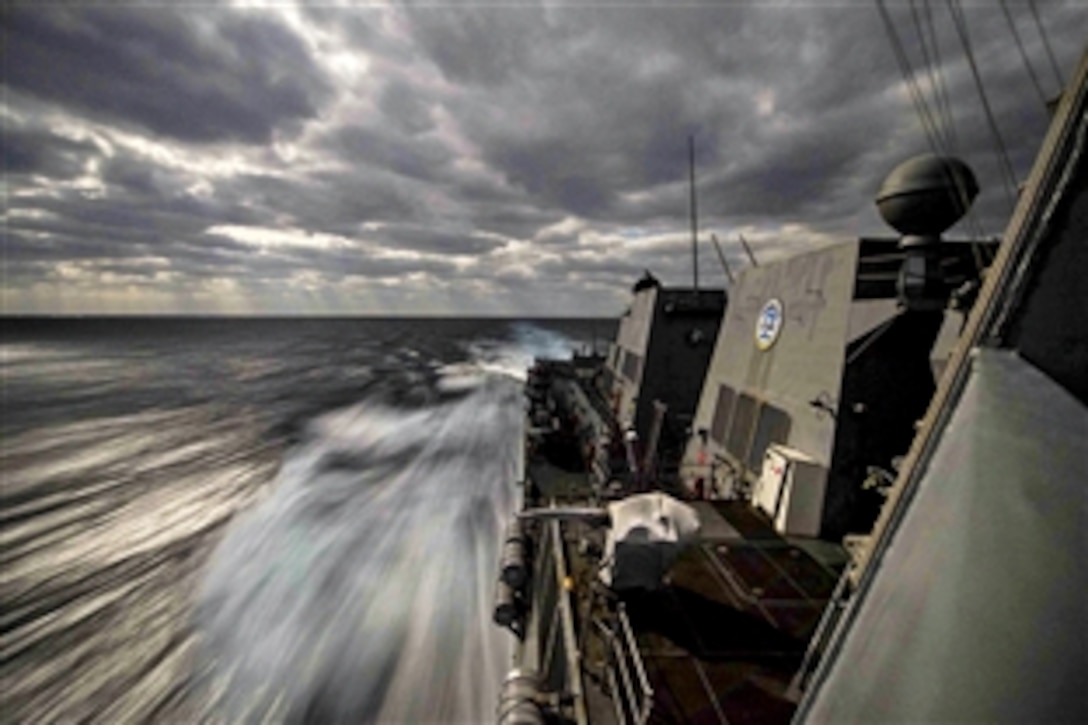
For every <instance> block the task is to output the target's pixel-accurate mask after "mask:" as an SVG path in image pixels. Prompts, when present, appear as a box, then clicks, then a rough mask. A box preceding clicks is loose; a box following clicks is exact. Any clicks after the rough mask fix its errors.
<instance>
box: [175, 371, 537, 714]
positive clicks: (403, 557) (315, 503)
mask: <svg viewBox="0 0 1088 725" xmlns="http://www.w3.org/2000/svg"><path fill="white" fill-rule="evenodd" d="M521 436H522V403H521V387H520V385H519V384H518V382H517V381H516V380H514V379H512V378H510V377H508V376H503V375H493V374H489V375H486V376H483V377H482V378H480V379H479V381H478V384H476V385H474V386H472V387H470V388H466V389H464V390H463V391H462V394H460V395H459V396H458V397H456V398H454V399H448V398H447V399H445V401H444V402H440V403H437V404H434V405H431V406H428V407H422V408H416V409H412V410H405V409H398V408H395V407H391V406H389V405H388V404H383V403H381V402H376V401H370V402H363V403H360V404H358V405H355V406H352V407H349V408H345V409H341V410H338V411H334V412H332V413H329V414H326V415H324V416H321V417H320V418H317V419H316V420H314V421H313V422H312V424H311V425H310V427H309V430H308V431H307V434H306V436H305V438H304V440H303V441H302V442H301V443H300V444H299V446H298V447H297V448H296V449H295V450H294V452H293V453H291V454H290V455H289V456H288V457H287V458H286V460H285V461H284V463H283V466H282V468H281V470H280V472H279V474H278V479H277V481H276V483H275V485H274V486H273V487H272V490H271V493H270V494H269V496H268V497H267V498H266V499H264V500H263V501H262V502H260V503H259V504H258V505H256V506H254V507H253V508H252V509H251V510H250V511H248V512H247V513H246V514H244V515H243V516H241V517H239V519H237V520H236V522H235V523H234V524H233V525H232V526H231V528H230V530H229V531H228V532H227V535H226V537H225V538H224V540H223V541H222V543H221V544H220V546H219V548H218V550H217V551H216V553H215V555H214V556H213V558H212V560H211V562H210V565H209V568H208V571H207V575H206V578H205V580H204V583H203V587H202V591H201V594H200V598H199V602H198V606H197V610H196V624H197V629H198V630H199V632H200V633H201V639H202V643H201V651H202V653H203V655H202V658H201V660H202V667H201V669H202V676H201V678H202V681H203V683H204V686H205V687H206V688H207V689H208V691H209V692H211V693H214V695H215V697H216V699H217V708H218V709H219V710H220V711H221V712H222V714H223V715H225V716H226V717H228V718H229V719H232V720H237V719H245V720H249V719H253V720H257V719H261V720H264V719H273V720H287V721H302V720H306V721H320V722H330V721H349V720H350V721H369V720H374V721H384V722H424V721H443V722H453V721H461V722H483V721H486V720H490V719H491V718H492V717H493V713H494V703H495V702H496V696H497V687H498V684H499V683H500V682H501V681H502V676H503V674H504V672H505V670H506V669H507V667H508V666H509V654H510V652H509V641H508V638H506V637H504V635H503V634H502V633H501V632H500V630H499V629H498V628H496V627H495V626H494V625H492V624H491V621H490V608H491V597H492V591H493V581H494V571H495V569H494V567H495V562H496V560H497V546H498V541H499V538H500V527H501V525H502V523H503V521H505V519H506V518H507V517H508V516H509V515H510V513H511V512H512V511H513V510H514V508H515V505H516V503H517V501H516V496H517V484H516V479H517V478H518V476H519V475H520V460H519V456H520V452H521V445H522V444H521Z"/></svg>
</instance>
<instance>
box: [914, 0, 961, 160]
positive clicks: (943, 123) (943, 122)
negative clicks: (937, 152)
mask: <svg viewBox="0 0 1088 725" xmlns="http://www.w3.org/2000/svg"><path fill="white" fill-rule="evenodd" d="M910 15H911V19H912V21H913V23H914V34H915V36H917V38H918V45H919V47H920V48H921V49H922V64H923V66H924V67H925V71H926V76H927V77H928V80H929V86H930V93H931V94H932V96H933V105H934V107H935V108H936V109H937V110H936V116H937V120H938V122H939V123H938V125H939V127H940V129H941V135H942V137H943V139H944V143H945V146H946V147H948V148H951V145H952V144H951V139H950V138H949V135H948V121H947V118H946V117H945V115H944V108H943V107H942V106H941V95H940V90H939V88H938V86H937V78H936V76H935V75H934V72H933V61H932V60H930V55H929V45H928V43H927V42H926V37H925V35H924V33H923V32H922V23H921V19H920V18H919V16H918V8H917V7H916V6H915V4H914V0H910Z"/></svg>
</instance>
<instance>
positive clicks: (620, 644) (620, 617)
mask: <svg viewBox="0 0 1088 725" xmlns="http://www.w3.org/2000/svg"><path fill="white" fill-rule="evenodd" d="M594 624H595V625H596V626H597V628H598V629H599V630H600V633H601V637H602V638H603V640H604V642H605V644H606V645H607V646H608V650H609V652H608V667H607V669H606V673H607V674H606V676H607V678H608V687H609V689H610V691H611V693H612V702H613V704H614V705H615V708H616V722H617V723H620V724H621V725H625V724H626V723H637V724H638V725H645V723H646V722H647V721H648V720H649V719H650V711H651V710H652V709H653V698H654V691H653V688H652V687H650V680H649V678H648V677H647V676H646V667H645V665H644V664H643V662H642V655H641V654H639V651H638V643H637V642H636V641H635V636H634V633H633V632H632V631H631V621H630V620H629V619H628V617H627V610H626V608H625V607H624V605H623V604H622V603H620V605H619V607H618V608H617V610H616V613H615V615H614V617H613V618H612V621H611V622H606V621H604V620H602V619H596V620H595V621H594Z"/></svg>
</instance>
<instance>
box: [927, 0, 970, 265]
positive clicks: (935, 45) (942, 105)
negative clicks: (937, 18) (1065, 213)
mask: <svg viewBox="0 0 1088 725" xmlns="http://www.w3.org/2000/svg"><path fill="white" fill-rule="evenodd" d="M913 2H914V0H911V3H912V4H911V10H912V11H913V9H914V6H913ZM922 9H923V10H924V16H923V17H924V19H925V29H926V32H927V34H928V36H929V47H930V49H931V50H932V53H933V62H934V65H935V66H936V68H935V69H934V70H935V73H934V75H935V76H936V80H935V81H934V83H935V87H936V91H937V108H938V111H939V112H940V114H941V116H942V121H941V122H942V123H944V124H945V137H946V139H947V141H948V147H949V149H950V151H951V153H952V155H953V156H958V155H959V134H957V133H956V117H955V114H954V113H953V112H952V101H951V94H950V93H949V92H948V83H947V81H946V80H945V77H944V63H943V62H942V61H941V46H940V36H939V35H938V34H937V26H936V24H935V23H934V22H933V6H932V5H931V4H930V2H929V0H922ZM915 22H916V23H917V19H916V20H915ZM954 180H955V182H956V187H957V190H958V191H959V195H960V203H961V204H962V205H963V206H964V207H965V208H966V209H967V216H966V219H965V220H964V221H965V222H966V224H967V227H968V229H969V232H968V233H969V234H970V235H971V236H972V237H973V238H975V239H982V236H983V234H982V224H981V223H980V222H979V220H978V214H977V213H976V211H975V206H974V204H971V203H969V200H968V199H967V189H966V187H964V185H963V183H964V180H963V179H961V178H960V177H959V176H955V177H954ZM977 266H978V264H977V259H976V267H977ZM979 269H980V270H981V267H979Z"/></svg>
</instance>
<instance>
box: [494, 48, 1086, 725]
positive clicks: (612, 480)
mask: <svg viewBox="0 0 1088 725" xmlns="http://www.w3.org/2000/svg"><path fill="white" fill-rule="evenodd" d="M1086 142H1088V55H1086V56H1085V58H1084V59H1082V62H1081V65H1080V69H1079V70H1078V73H1077V76H1076V80H1075V82H1074V83H1073V85H1072V86H1071V87H1070V89H1069V90H1068V91H1067V92H1066V94H1065V96H1064V98H1063V100H1062V102H1061V105H1060V107H1059V109H1058V111H1057V114H1056V116H1055V119H1054V121H1053V124H1052V128H1051V131H1050V134H1049V136H1048V138H1047V140H1046V142H1045V144H1044V147H1043V150H1042V152H1041V153H1040V155H1039V157H1038V159H1037V161H1036V164H1035V167H1034V170H1033V172H1032V175H1031V178H1030V179H1029V181H1028V184H1027V186H1026V187H1025V190H1024V193H1023V195H1022V196H1021V198H1020V201H1019V204H1018V207H1017V210H1016V213H1015V215H1014V218H1013V221H1012V223H1011V224H1010V226H1009V230H1008V232H1007V234H1006V237H1005V239H1004V241H1003V242H1002V244H1001V246H1000V248H999V249H998V250H995V249H994V248H993V246H992V245H987V244H986V243H981V242H977V241H976V242H965V243H957V242H947V241H942V240H941V238H940V235H941V233H942V232H943V231H944V230H945V229H946V228H948V227H949V226H951V224H952V223H954V222H955V220H956V219H958V218H959V217H960V216H961V215H962V214H963V213H964V212H965V211H966V209H967V207H968V206H969V204H970V201H971V198H972V197H973V195H974V193H975V191H976V190H977V187H975V186H974V179H973V177H972V176H971V175H970V171H969V170H968V169H966V167H965V166H963V165H962V164H961V163H960V162H958V161H955V160H954V159H949V158H947V157H941V156H932V155H927V156H923V157H918V158H915V159H911V160H909V161H908V162H906V163H904V164H903V165H902V166H900V167H899V168H897V169H896V170H895V171H893V173H892V174H890V175H889V177H888V180H887V181H886V182H885V185H884V186H883V187H882V189H881V190H880V192H879V194H878V203H879V206H880V210H881V213H882V214H883V216H884V217H885V219H886V220H887V221H888V222H889V223H890V224H891V225H892V226H893V227H895V228H896V229H897V231H899V232H900V234H901V235H902V236H901V237H900V238H898V239H891V240H877V239H861V240H853V241H849V242H844V243H841V244H837V245H833V246H830V247H828V248H826V249H822V250H816V251H812V252H806V253H804V254H800V255H796V256H794V257H791V258H789V259H785V260H780V261H777V262H773V263H765V264H764V265H761V266H759V267H753V268H750V269H748V270H746V271H745V272H743V273H742V274H741V275H740V277H739V280H738V281H737V283H736V285H735V286H734V287H733V288H732V289H731V291H730V300H729V305H728V306H727V307H726V308H725V311H724V317H723V321H722V323H721V329H720V331H719V335H718V338H717V341H716V343H715V344H714V346H713V354H712V355H710V354H709V353H708V354H707V355H706V363H703V365H704V366H705V367H706V374H705V376H704V378H703V380H702V382H701V386H700V389H701V394H700V396H699V400H698V404H697V405H696V406H694V407H693V418H692V420H691V424H690V435H689V437H688V440H687V444H686V448H685V451H684V455H683V459H682V462H681V464H680V466H679V468H678V469H676V470H670V469H668V468H662V467H654V466H652V465H648V464H649V463H650V462H652V460H653V459H652V457H651V456H648V455H647V452H648V451H649V452H650V453H651V454H652V451H653V450H654V446H653V445H651V444H645V445H643V447H642V448H640V447H639V445H637V444H639V442H640V441H642V440H643V437H646V438H648V439H649V440H650V441H653V442H654V443H656V441H657V439H658V438H659V435H660V421H661V415H660V413H657V414H656V415H655V414H652V413H651V414H650V415H649V418H647V417H646V415H645V414H644V416H643V418H642V420H643V423H642V425H643V426H645V425H647V421H649V424H650V429H649V432H648V433H640V432H639V431H637V430H632V429H634V428H636V427H637V424H635V423H634V422H633V419H637V418H638V415H637V413H636V412H635V411H636V409H637V405H638V404H639V402H640V400H639V399H643V398H645V397H648V396H647V395H646V393H645V392H644V391H645V390H647V389H649V385H650V383H651V382H652V381H650V380H648V378H647V372H648V366H647V364H646V362H645V360H648V358H649V356H647V357H646V358H644V359H639V357H638V356H639V355H640V354H642V353H640V350H641V351H645V350H647V349H648V344H649V341H650V340H652V339H653V333H652V330H650V329H649V328H650V327H653V326H654V325H656V324H658V323H657V322H656V320H657V319H658V318H657V315H656V312H655V313H652V314H651V310H652V309H656V307H657V303H656V301H655V298H656V295H657V291H656V290H657V289H658V287H656V286H655V285H653V284H652V281H648V282H646V283H645V284H644V285H641V288H640V285H636V289H635V290H634V292H635V295H636V302H635V303H634V304H633V305H632V320H631V321H629V322H626V323H622V324H621V330H620V335H619V336H618V338H617V344H616V345H614V346H613V348H612V349H611V350H610V353H609V355H608V358H607V362H604V363H602V364H601V365H600V367H599V368H598V369H597V370H596V371H594V369H593V367H592V366H591V365H590V366H587V365H586V364H585V363H584V361H583V363H582V364H581V365H579V364H578V363H577V362H576V361H538V364H537V365H536V366H535V367H534V368H533V370H531V372H530V378H529V382H528V384H527V391H528V394H529V413H528V415H529V418H530V423H531V427H530V434H529V437H528V441H527V444H528V456H527V459H526V460H527V462H526V475H525V493H526V495H525V507H524V508H523V510H521V511H520V512H519V513H518V516H517V517H516V519H514V520H513V521H512V522H511V524H510V527H509V528H508V530H507V536H506V543H505V547H504V550H503V551H504V553H503V560H502V562H501V566H500V576H499V582H498V586H497V589H496V608H495V620H496V622H497V623H498V624H500V625H501V626H504V627H506V628H508V629H509V630H510V631H511V633H512V635H513V636H514V637H515V638H516V642H517V647H516V653H515V660H514V662H513V663H512V664H513V666H514V667H513V669H512V671H511V674H510V677H509V678H508V680H507V682H506V684H505V685H504V688H503V697H502V700H501V702H500V703H499V709H498V719H499V721H500V722H503V723H514V722H519V723H537V722H540V723H542V722H574V723H589V722H592V723H604V722H617V723H626V722H639V723H645V722H662V723H664V722H722V723H730V722H761V723H763V722H787V721H790V720H791V719H792V720H797V721H813V722H827V721H835V722H839V721H874V720H880V721H885V720H899V721H903V720H914V721H917V720H934V719H941V720H949V719H955V720H986V721H991V720H1009V721H1024V720H1040V719H1041V720H1046V721H1062V720H1068V721H1084V719H1085V705H1084V702H1085V701H1084V699H1083V697H1081V694H1082V693H1080V688H1079V674H1080V673H1081V672H1083V671H1084V670H1085V668H1086V667H1088V661H1086V656H1088V655H1086V653H1088V649H1086V648H1085V647H1084V642H1085V641H1086V640H1085V631H1086V630H1085V624H1084V622H1086V621H1088V615H1085V611H1084V605H1083V592H1084V589H1085V586H1086V585H1088V580H1086V577H1085V570H1084V567H1083V566H1081V565H1080V563H1079V558H1080V557H1081V556H1082V553H1083V551H1085V550H1086V548H1085V540H1084V531H1085V530H1088V529H1086V528H1085V527H1084V525H1083V524H1084V521H1085V517H1086V516H1088V503H1086V502H1088V499H1086V496H1085V493H1084V490H1085V489H1084V486H1083V474H1084V471H1085V470H1088V443H1086V441H1088V356H1086V352H1085V351H1086V350H1088V324H1086V322H1085V319H1084V310H1085V309H1088V299H1086V297H1085V294H1086V292H1085V290H1086V287H1085V286H1084V284H1083V279H1084V278H1085V276H1086V273H1088V247H1086V245H1085V240H1086V239H1088V230H1086V227H1085V219H1086V216H1085V208H1086V207H1085V204H1086V203H1088V201H1086V199H1088V197H1086V194H1085V192H1086V189H1088V183H1086V165H1085V144H1086ZM995 251H996V256H994V255H995ZM647 290H651V291H653V295H651V296H646V297H645V298H643V299H642V300H639V298H638V295H639V294H644V293H645V292H646V291H647ZM693 299H694V298H693ZM636 310H638V314H635V311H636ZM673 349H674V350H675V349H677V348H676V347H673ZM625 372H631V373H633V374H632V375H629V376H628V375H626V374H625ZM935 376H937V377H938V378H939V384H937V385H935V383H934V380H935ZM627 385H630V386H633V387H631V388H626V387H625V386H627ZM616 391H618V392H619V394H618V395H616ZM934 391H936V392H934ZM660 408H661V406H657V410H660ZM651 410H653V409H651ZM655 429H657V430H655ZM904 455H905V458H902V457H903V456H904ZM874 520H875V521H876V524H875V528H872V526H873V521H874ZM870 529H872V530H871V531H870Z"/></svg>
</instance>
